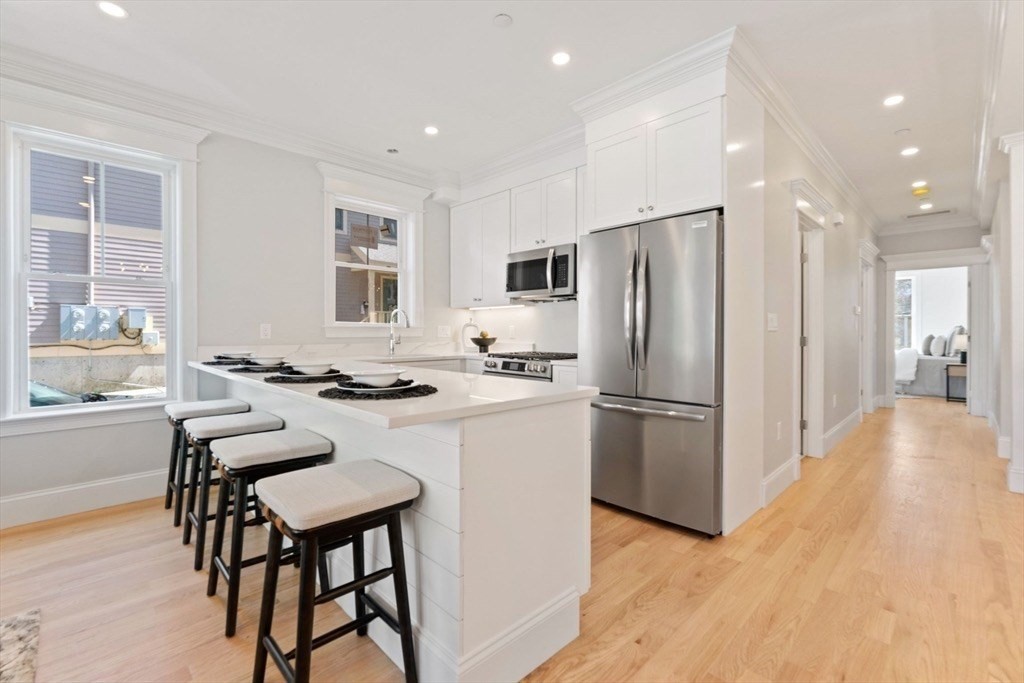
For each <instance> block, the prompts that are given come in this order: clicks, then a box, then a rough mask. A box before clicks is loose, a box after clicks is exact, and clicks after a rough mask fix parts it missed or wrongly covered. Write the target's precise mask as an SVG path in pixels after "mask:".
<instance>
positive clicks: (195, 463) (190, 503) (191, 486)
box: [181, 446, 203, 545]
mask: <svg viewBox="0 0 1024 683" xmlns="http://www.w3.org/2000/svg"><path fill="white" fill-rule="evenodd" d="M202 455H203V448H202V447H200V446H193V447H192V467H191V469H190V470H189V475H188V498H187V500H186V501H185V530H184V531H183V532H182V535H181V542H182V544H183V545H188V544H189V543H191V542H192V523H191V522H190V521H189V519H188V516H189V514H190V513H194V512H195V509H196V489H198V488H199V468H200V467H201V466H202V463H203V458H202Z"/></svg>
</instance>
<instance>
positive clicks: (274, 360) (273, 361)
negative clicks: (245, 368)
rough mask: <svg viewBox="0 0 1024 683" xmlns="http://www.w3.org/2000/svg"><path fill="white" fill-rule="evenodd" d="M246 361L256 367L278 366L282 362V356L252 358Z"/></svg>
mask: <svg viewBox="0 0 1024 683" xmlns="http://www.w3.org/2000/svg"><path fill="white" fill-rule="evenodd" d="M246 360H248V361H250V362H252V363H255V364H256V365H265V366H270V365H280V364H281V363H282V362H284V356H253V357H251V358H247V359H246Z"/></svg>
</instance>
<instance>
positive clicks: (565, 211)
mask: <svg viewBox="0 0 1024 683" xmlns="http://www.w3.org/2000/svg"><path fill="white" fill-rule="evenodd" d="M540 183H541V189H542V190H543V191H542V192H541V196H542V199H543V202H542V204H541V208H542V210H543V212H544V215H543V223H544V235H543V236H542V237H541V241H540V243H541V245H542V246H549V247H553V246H555V245H556V244H572V243H573V242H575V241H576V169H572V170H570V171H565V172H564V173H559V174H558V175H553V176H551V177H549V178H545V179H544V180H542V181H540Z"/></svg>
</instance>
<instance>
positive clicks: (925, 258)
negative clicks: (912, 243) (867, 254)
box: [880, 246, 988, 270]
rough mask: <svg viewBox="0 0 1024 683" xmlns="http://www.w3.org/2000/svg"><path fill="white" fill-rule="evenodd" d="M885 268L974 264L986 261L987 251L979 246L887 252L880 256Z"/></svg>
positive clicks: (913, 268) (897, 268) (906, 268)
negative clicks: (907, 252) (897, 252)
mask: <svg viewBox="0 0 1024 683" xmlns="http://www.w3.org/2000/svg"><path fill="white" fill-rule="evenodd" d="M880 258H881V259H882V260H883V261H885V269H886V270H915V269H917V268H951V267H956V266H975V265H980V264H982V263H987V262H988V253H986V251H985V250H984V249H982V248H981V247H980V246H979V247H966V248H964V249H942V250H939V251H919V252H914V253H912V254H889V255H887V256H881V257H880Z"/></svg>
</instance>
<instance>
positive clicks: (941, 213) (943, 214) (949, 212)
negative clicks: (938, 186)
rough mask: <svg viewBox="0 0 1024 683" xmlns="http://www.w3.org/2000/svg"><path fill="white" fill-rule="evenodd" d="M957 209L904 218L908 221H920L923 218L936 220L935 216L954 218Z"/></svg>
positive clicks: (910, 215) (910, 214)
mask: <svg viewBox="0 0 1024 683" xmlns="http://www.w3.org/2000/svg"><path fill="white" fill-rule="evenodd" d="M955 213H956V209H939V210H938V211H922V212H921V213H908V214H905V215H904V216H903V217H904V218H906V219H907V220H908V221H912V220H920V219H922V218H934V217H935V216H952V215H953V214H955Z"/></svg>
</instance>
